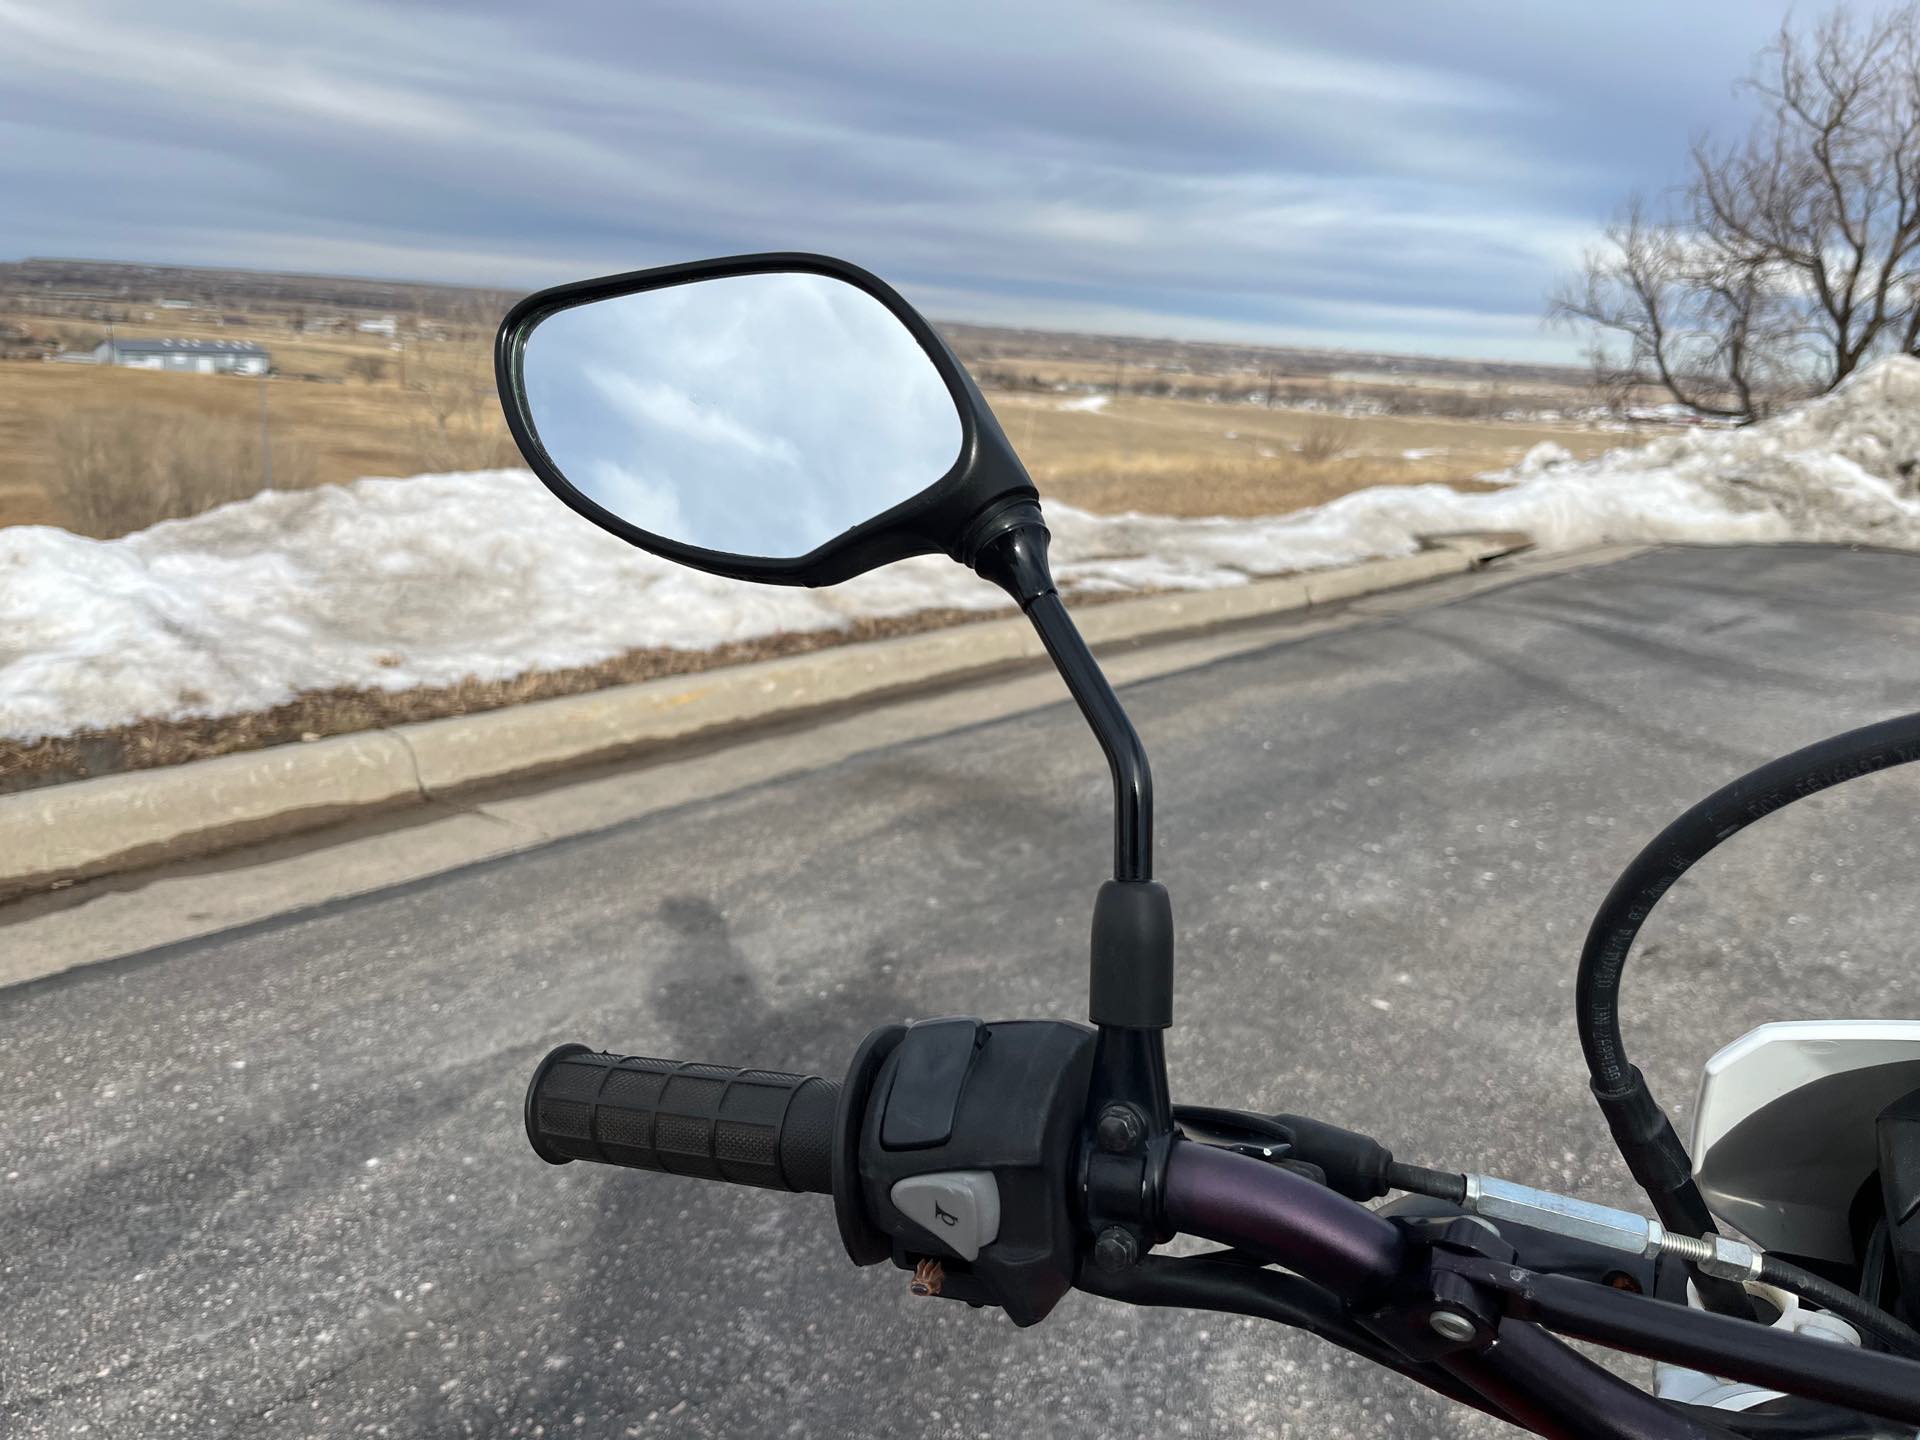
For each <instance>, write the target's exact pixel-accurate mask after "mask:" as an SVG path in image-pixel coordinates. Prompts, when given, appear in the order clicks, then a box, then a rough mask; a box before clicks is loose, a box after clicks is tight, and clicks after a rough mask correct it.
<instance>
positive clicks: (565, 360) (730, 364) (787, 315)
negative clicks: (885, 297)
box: [523, 272, 961, 559]
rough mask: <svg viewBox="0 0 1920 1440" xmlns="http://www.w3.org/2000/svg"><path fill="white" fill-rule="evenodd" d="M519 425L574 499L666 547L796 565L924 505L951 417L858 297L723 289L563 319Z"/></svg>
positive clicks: (890, 330)
mask: <svg viewBox="0 0 1920 1440" xmlns="http://www.w3.org/2000/svg"><path fill="white" fill-rule="evenodd" d="M523 375H524V379H525V385H526V392H527V402H528V408H529V411H530V413H531V416H532V419H533V424H534V428H535V429H536V430H537V431H538V433H539V436H540V441H541V444H542V445H543V446H544V447H545V449H546V451H547V454H548V455H549V456H550V457H551V458H552V460H553V462H554V464H555V466H556V467H557V468H558V469H559V470H560V472H561V474H563V475H564V476H566V478H567V480H568V482H569V483H570V484H571V485H572V486H573V487H574V488H575V489H576V490H579V491H580V492H581V493H582V494H584V495H586V496H587V497H588V498H589V499H592V500H593V501H595V502H596V503H597V504H599V505H600V506H601V507H603V508H604V509H606V510H609V511H611V512H612V513H614V514H615V515H618V516H619V517H621V518H622V519H624V520H626V521H627V522H628V523H630V524H632V525H635V526H637V527H639V528H640V529H642V530H646V531H649V532H651V533H653V534H655V535H659V536H662V537H664V538H666V539H669V540H677V541H679V542H680V543H682V544H686V545H697V546H700V547H701V548H703V549H708V550H719V551H724V552H727V553H730V554H735V555H752V556H763V557H768V558H783V559H784V558H791V557H796V556H800V555H805V554H807V553H808V552H810V551H812V550H814V549H816V548H818V547H819V546H820V545H822V544H824V543H825V542H827V541H828V540H831V539H833V538H834V537H835V536H836V535H839V534H841V533H842V532H844V531H846V530H848V529H850V528H852V527H853V526H855V525H857V524H859V523H860V522H861V521H863V520H867V519H870V518H872V517H873V516H875V515H878V514H880V513H881V512H882V511H885V510H887V509H890V508H891V507H893V506H894V505H897V504H899V503H900V502H901V501H903V500H905V499H908V498H909V497H911V496H913V495H915V494H917V493H919V492H920V491H921V490H924V489H926V488H927V487H928V486H929V485H931V484H933V483H934V482H935V481H937V480H938V479H940V478H941V477H942V476H943V475H944V474H946V472H947V471H948V470H949V469H950V468H951V467H952V465H953V462H954V461H955V459H957V458H958V456H959V453H960V443H961V427H960V417H959V412H958V411H957V409H956V408H955V406H954V402H953V398H952V396H951V395H950V394H949V393H948V391H947V387H946V382H945V381H944V380H942V379H941V377H940V372H939V371H938V370H937V369H936V368H935V367H934V364H933V362H932V360H931V359H930V358H928V356H927V355H926V353H925V352H924V351H923V350H922V349H921V348H920V346H919V344H918V342H916V341H915V340H914V338H913V335H912V334H911V332H909V331H908V330H907V328H906V327H905V326H904V325H903V324H902V323H901V322H900V320H899V319H898V318H897V317H896V316H895V315H894V314H893V313H892V312H891V311H890V310H888V309H887V308H886V306H884V305H883V304H881V303H880V301H878V300H876V299H875V298H874V297H873V296H871V295H869V294H868V293H867V292H866V291H864V290H861V289H860V288H858V287H857V286H854V285H851V284H848V283H847V282H846V281H843V280H836V279H833V278H831V277H829V276H825V275H815V274H809V273H804V272H779V273H772V274H759V275H734V276H726V277H723V278H720V279H713V280H702V281H696V282H693V283H689V284H684V285H676V286H670V287H667V288H665V289H660V290H649V291H643V292H641V293H638V294H634V295H622V296H615V297H613V298H611V299H607V300H601V301H596V302H593V303H590V304H586V305H580V306H575V307H574V308H572V309H570V310H562V311H559V312H557V313H556V314H554V315H551V316H549V317H548V318H546V319H545V320H542V321H541V322H540V323H539V324H538V325H537V326H536V327H535V328H534V330H533V332H532V334H531V335H530V336H529V337H528V340H527V349H526V356H525V360H524V364H523Z"/></svg>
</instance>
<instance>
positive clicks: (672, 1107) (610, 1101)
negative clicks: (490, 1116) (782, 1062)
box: [526, 1045, 840, 1195]
mask: <svg viewBox="0 0 1920 1440" xmlns="http://www.w3.org/2000/svg"><path fill="white" fill-rule="evenodd" d="M839 1098H840V1083H839V1082H838V1081H837V1080H823V1079H821V1078H820V1077H819V1076H817V1075H786V1074H782V1073H780V1072H778V1071H774V1070H735V1069H730V1068H728V1067H726V1066H723V1065H693V1064H688V1063H687V1062H685V1061H680V1060H655V1059H650V1058H648V1057H645V1056H639V1055H626V1056H622V1055H608V1054H603V1053H601V1052H598V1051H594V1050H589V1049H588V1048H587V1047H586V1046H585V1045H562V1046H561V1047H560V1048H559V1049H557V1050H554V1051H553V1052H552V1053H550V1054H549V1055H548V1056H547V1058H546V1059H544V1060H542V1061H541V1062H540V1065H539V1067H538V1068H537V1069H536V1070H535V1071H534V1072H533V1080H532V1082H531V1083H530V1084H529V1085H528V1086H527V1103H526V1124H527V1139H528V1140H529V1141H530V1142H532V1144H533V1150H534V1153H535V1154H536V1155H538V1156H539V1157H540V1158H541V1159H542V1160H545V1161H546V1162H548V1163H549V1164H551V1165H565V1164H568V1163H570V1162H571V1161H574V1160H597V1161H599V1162H600V1163H601V1164H603V1165H625V1166H628V1167H629V1168H631V1169H635V1170H662V1171H665V1172H667V1173H668V1174H671V1175H693V1176H697V1177H699V1178H701V1179H704V1180H725V1181H730V1182H731V1183H733V1184H735V1185H758V1186H761V1187H763V1188H765V1189H768V1190H791V1191H795V1192H800V1193H807V1194H814V1195H831V1194H832V1193H833V1111H834V1106H835V1104H836V1102H837V1101H838V1100H839Z"/></svg>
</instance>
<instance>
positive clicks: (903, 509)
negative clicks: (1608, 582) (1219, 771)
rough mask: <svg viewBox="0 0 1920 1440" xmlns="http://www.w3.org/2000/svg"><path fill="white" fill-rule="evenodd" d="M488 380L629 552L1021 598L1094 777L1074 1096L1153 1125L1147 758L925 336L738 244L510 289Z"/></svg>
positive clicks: (894, 314)
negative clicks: (1099, 759)
mask: <svg viewBox="0 0 1920 1440" xmlns="http://www.w3.org/2000/svg"><path fill="white" fill-rule="evenodd" d="M494 370H495V375H496V378H497V380H498V382H499V386H500V399H501V403H502V404H503V405H504V406H505V407H506V413H507V424H508V426H509V428H511V430H512V431H513V438H514V440H515V441H516V443H518V445H519V446H520V451H521V453H522V454H523V455H525V456H526V458H527V463H528V464H529V465H530V466H532V468H533V471H534V473H535V474H536V475H538V476H539V477H540V479H541V480H542V481H544V482H545V483H546V485H547V487H548V488H549V489H550V490H552V491H553V492H554V494H556V495H557V496H559V497H560V499H562V500H564V501H565V502H566V503H567V504H568V505H570V506H572V507H573V508H574V509H575V510H577V511H579V512H580V513H581V514H582V515H584V516H586V517H587V518H588V519H589V520H592V521H593V522H594V523H595V524H597V525H599V526H600V527H601V528H603V529H605V530H610V531H612V532H613V533H614V534H615V535H618V536H620V537H621V538H622V539H625V540H627V541H630V542H631V543H633V544H635V545H638V546H640V547H641V548H642V549H646V550H651V551H652V552H654V553H655V554H657V555H662V556H665V557H666V558H668V559H670V560H677V561H679V562H681V563H682V564H686V565H692V566H695V567H697V568H699V569H702V570H709V571H712V572H713V573H714V574H717V575H727V576H731V577H733V578H735V579H739V580H760V581H765V582H768V583H770V584H776V585H832V584H836V583H838V582H839V581H841V580H845V579H848V578H850V577H851V576H854V575H858V574H860V573H861V572H862V571H865V570H871V569H873V568H875V567H876V566H879V565H885V564H887V563H888V562H889V561H893V560H900V559H904V558H906V557H907V556H909V555H925V554H933V553H937V552H941V551H944V552H945V553H947V554H949V555H951V556H952V557H953V558H954V559H955V560H958V561H960V562H961V563H963V564H965V565H968V566H970V567H972V568H973V569H974V570H975V571H977V572H978V573H979V574H980V575H982V576H984V577H985V578H987V579H989V580H992V581H993V582H994V583H995V584H997V585H999V586H1000V587H1001V588H1003V589H1004V590H1006V591H1007V593H1008V594H1009V595H1011V596H1012V597H1013V598H1014V599H1015V600H1016V601H1018V602H1019V605H1020V608H1021V610H1022V611H1023V612H1024V613H1025V615H1026V616H1027V618H1028V620H1029V621H1031V622H1032V624H1033V627H1034V629H1035V631H1036V632H1037V633H1038V635H1039V637H1040V641H1041V644H1042V645H1043V646H1044V647H1045V649H1046V652H1047V654H1048V656H1049V657H1051V658H1052V660H1053V662H1054V664H1055V666H1056V667H1057V668H1058V669H1059V671H1060V675H1061V677H1062V679H1064V680H1065V681H1066V684H1067V688H1068V690H1069V691H1070V692H1071V693H1072V695H1073V698H1074V700H1075V702H1076V703H1078V705H1079V707H1080V710H1081V713H1082V714H1083V715H1085V717H1086V719H1087V723H1088V725H1089V726H1090V727H1091V728H1092V729H1093V732H1094V734H1095V735H1096V736H1097V737H1098V739H1099V741H1100V747H1101V749H1102V750H1103V751H1105V752H1106V757H1107V764H1108V768H1109V770H1110V771H1111V772H1112V776H1113V797H1114V807H1113V808H1114V825H1113V849H1114V859H1113V874H1114V878H1113V879H1112V880H1111V881H1109V882H1107V883H1106V884H1105V885H1103V886H1102V887H1101V889H1100V893H1099V895H1098V897H1097V898H1096V900H1095V902H1094V916H1093V935H1092V940H1093V945H1092V950H1093V955H1092V962H1093V963H1092V970H1091V976H1090V984H1089V996H1088V999H1089V1004H1088V1010H1089V1017H1090V1018H1091V1019H1092V1020H1093V1021H1094V1023H1095V1024H1096V1025H1098V1026H1099V1027H1100V1041H1099V1047H1098V1049H1097V1051H1096V1056H1095V1072H1096V1079H1095V1082H1094V1085H1093V1101H1092V1102H1090V1103H1096V1108H1097V1105H1102V1104H1107V1103H1110V1102H1111V1103H1124V1104H1127V1105H1131V1106H1134V1107H1135V1109H1136V1110H1137V1111H1138V1112H1139V1113H1140V1114H1142V1115H1144V1116H1146V1117H1147V1125H1148V1128H1149V1131H1150V1133H1151V1134H1153V1135H1156V1136H1164V1135H1167V1134H1170V1133H1171V1129H1172V1112H1171V1110H1170V1108H1169V1105H1168V1101H1167V1069H1166V1053H1165V1049H1164V1046H1163V1043H1162V1034H1163V1032H1164V1031H1165V1029H1166V1028H1167V1026H1169V1025H1171V1024H1172V1023H1173V912H1172V909H1171V906H1170V902H1169V900H1168V897H1167V892H1166V889H1165V887H1163V886H1161V885H1159V884H1158V883H1157V882H1155V881H1154V879H1153V777H1152V772H1151V771H1150V770H1149V768H1148V766H1147V755H1146V750H1145V749H1144V747H1142V745H1141V743H1140V737H1139V735H1138V734H1137V733H1136V732H1135V730H1134V728H1133V723H1132V721H1130V720H1129V719H1128V718H1127V713H1126V710H1125V708H1124V707H1123V706H1122V705H1121V703H1120V700H1119V697H1118V696H1116V695H1115V694H1114V693H1113V688H1112V687H1111V686H1110V685H1109V684H1108V683H1107V680H1106V677H1105V676H1104V675H1103V674H1101V672H1100V665H1099V662H1098V661H1096V660H1095V659H1094V657H1093V652H1092V651H1090V650H1089V649H1088V648H1087V645H1086V641H1085V640H1084V639H1083V638H1082V637H1081V635H1080V632H1079V630H1078V629H1076V628H1075V626H1074V624H1073V620H1072V618H1071V617H1070V616H1069V615H1068V614H1067V609H1066V606H1065V604H1064V603H1063V602H1062V601H1061V598H1060V594H1059V592H1058V590H1057V589H1056V588H1055V587H1054V583H1053V576H1052V574H1051V572H1050V570H1049V568H1048V563H1047V546H1048V535H1047V528H1046V524H1045V522H1044V520H1043V519H1042V517H1041V514H1040V503H1039V502H1040V497H1039V495H1038V494H1037V493H1036V492H1035V491H1034V488H1033V482H1032V481H1031V480H1029V479H1028V478H1027V472H1026V470H1025V468H1024V467H1022V465H1021V464H1020V461H1019V459H1018V458H1017V457H1016V456H1015V455H1014V453H1013V447H1012V446H1011V445H1009V444H1008V443H1007V437H1006V435H1005V434H1004V433H1003V432H1002V431H1001V429H1000V425H999V422H997V421H996V420H995V419H994V418H993V412H992V411H991V410H989V409H988V408H987V403H986V401H985V400H983V399H982V398H981V397H980V392H979V390H978V389H977V388H975V386H974V383H973V380H972V378H971V377H970V376H968V374H967V372H966V368H965V367H964V366H962V365H961V363H960V361H959V360H958V358H956V357H955V355H954V354H953V352H952V351H951V350H949V349H948V348H947V345H946V342H945V341H943V340H942V339H941V338H940V336H939V335H938V334H937V333H935V331H934V329H933V327H932V326H931V325H929V324H928V323H927V322H926V321H925V320H924V319H922V318H921V317H920V315H919V313H918V312H917V311H915V310H914V308H913V307H912V306H911V305H909V304H907V302H906V301H905V300H903V299H901V298H900V296H899V295H897V294H896V293H895V292H894V291H893V290H892V288H891V287H889V286H888V285H886V284H885V283H884V282H883V281H881V280H880V279H879V278H877V277H876V276H873V275H869V274H868V273H867V272H866V271H864V270H862V269H860V268H859V267H858V266H855V265H849V264H847V263H846V262H845V261H842V260H834V259H830V258H828V257H827V256H824V255H743V256H736V257H734V258H731V259H725V260H704V261H700V262H697V263H695V264H691V265H670V266H667V267H665V268H663V269H659V270H642V271H639V272H636V273H634V274H631V275H614V276H609V277H608V278H606V279H603V280H587V281H583V282H581V283H579V284H575V285H561V286H558V287H556V288H554V289H552V290H543V291H541V292H540V293H538V294H536V295H530V296H528V297H527V298H526V299H525V300H522V301H521V302H520V303H519V304H518V305H516V306H514V308H513V309H512V310H511V311H509V312H508V314H507V318H506V319H505V320H504V321H503V322H502V323H501V326H500V334H499V338H498V339H497V341H496V342H495V345H494Z"/></svg>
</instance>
